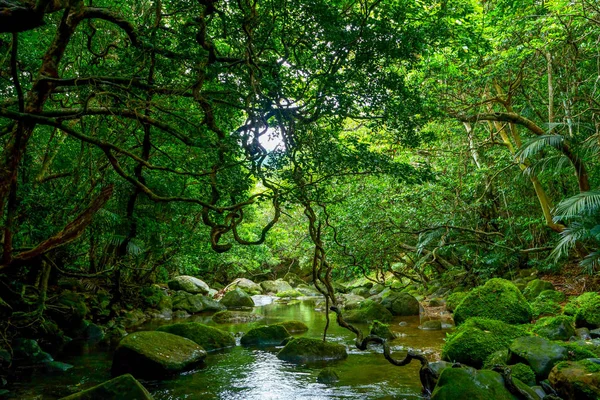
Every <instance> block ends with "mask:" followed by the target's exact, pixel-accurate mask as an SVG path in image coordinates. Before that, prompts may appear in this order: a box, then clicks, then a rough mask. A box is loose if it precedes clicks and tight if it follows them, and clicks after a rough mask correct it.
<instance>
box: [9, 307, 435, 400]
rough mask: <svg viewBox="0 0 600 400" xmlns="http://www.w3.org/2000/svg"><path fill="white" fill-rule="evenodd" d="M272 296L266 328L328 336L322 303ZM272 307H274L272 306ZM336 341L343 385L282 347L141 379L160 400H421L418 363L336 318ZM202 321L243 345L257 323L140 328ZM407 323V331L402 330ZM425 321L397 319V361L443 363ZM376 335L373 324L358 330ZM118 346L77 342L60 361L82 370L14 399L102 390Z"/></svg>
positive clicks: (33, 380)
mask: <svg viewBox="0 0 600 400" xmlns="http://www.w3.org/2000/svg"><path fill="white" fill-rule="evenodd" d="M270 301H271V299H270V298H267V296H259V298H256V303H257V304H263V305H262V306H259V307H255V308H254V310H253V312H254V313H257V314H261V315H263V316H264V317H265V319H263V320H261V321H259V322H258V324H259V325H260V324H265V323H267V324H269V323H276V322H282V321H286V320H300V321H303V322H304V323H306V324H307V325H308V327H309V331H308V332H306V333H304V334H303V336H307V337H314V338H319V337H322V335H323V328H324V327H325V324H326V317H325V313H324V311H323V310H319V307H323V306H322V305H318V304H316V303H315V301H316V300H315V299H306V300H302V301H292V302H290V303H289V304H286V303H270ZM268 303H270V304H268ZM330 316H331V324H330V326H329V331H328V340H330V341H332V342H337V343H342V344H344V345H346V346H347V347H348V358H347V359H346V360H343V361H337V362H329V363H327V366H330V367H332V368H333V369H334V370H335V371H336V372H337V373H338V375H339V376H340V381H339V382H338V383H337V384H335V385H325V384H321V383H318V382H317V375H318V373H319V371H320V369H321V368H322V367H324V365H297V364H292V363H289V362H285V361H281V360H279V359H278V358H277V357H276V354H277V351H278V350H279V348H277V347H273V348H261V349H256V348H244V347H241V346H239V345H238V346H236V347H234V348H231V349H227V350H222V351H218V352H213V353H209V355H208V357H207V358H206V360H205V366H204V367H203V368H201V369H198V370H194V371H190V372H187V373H184V374H182V375H178V376H176V377H174V378H172V379H169V380H164V381H143V380H142V381H141V382H142V384H143V385H144V386H145V387H146V388H147V389H148V391H149V392H150V393H151V394H152V396H154V398H155V399H156V400H167V399H169V400H171V399H173V400H175V399H240V400H241V399H244V400H245V399H257V400H258V399H420V398H421V384H420V381H419V367H420V364H419V363H418V362H413V363H411V364H410V365H408V366H405V367H395V366H393V365H391V364H389V363H388V362H387V361H386V360H385V359H384V358H383V355H382V354H381V348H380V347H377V346H373V347H370V348H369V349H368V350H367V351H359V350H358V349H356V348H355V347H354V345H353V342H354V336H353V335H352V333H351V332H349V331H347V330H345V329H343V328H340V327H339V326H337V324H336V323H335V314H333V313H331V314H330ZM185 321H197V322H201V323H204V324H207V325H215V326H218V327H219V328H221V329H224V330H227V331H230V332H232V333H234V334H236V338H237V341H238V344H239V337H240V336H241V334H240V332H247V331H248V330H250V329H251V328H252V327H254V326H256V325H257V323H256V322H252V323H243V324H214V323H213V322H212V320H211V316H210V315H202V314H198V315H194V316H192V317H190V318H186V319H184V320H179V321H178V320H173V321H164V320H152V321H151V322H149V323H146V324H144V325H141V326H138V327H136V328H135V329H136V330H152V329H156V328H157V327H158V326H160V325H165V324H170V323H173V322H185ZM400 323H402V326H401V325H400ZM419 323H420V319H419V317H395V318H394V321H393V322H392V323H391V324H390V325H391V329H392V331H393V332H395V333H396V334H398V335H399V337H398V338H397V339H395V340H394V341H392V342H391V343H390V344H391V347H392V350H393V352H394V355H395V357H396V358H402V357H404V354H405V350H406V349H409V348H410V349H415V350H418V351H420V352H422V353H424V354H425V355H427V356H428V358H429V359H430V360H434V359H437V358H438V354H439V352H440V351H441V347H442V344H443V339H444V337H445V335H446V331H447V330H445V329H444V330H441V331H424V330H420V329H419V328H418V327H419ZM356 326H357V327H360V328H361V329H362V330H363V332H365V333H368V332H367V330H368V326H367V325H365V324H356ZM113 351H114V344H113V345H110V344H107V343H99V344H95V345H94V344H90V343H81V342H79V343H75V342H74V343H70V344H69V345H68V346H67V347H65V349H63V350H62V351H61V352H60V353H59V354H57V355H56V356H55V357H54V358H55V359H56V360H57V361H62V362H65V363H69V364H72V365H74V367H73V368H71V369H69V370H68V371H66V372H53V373H48V372H44V371H38V372H34V373H33V374H32V375H31V376H29V377H27V378H24V379H23V380H22V381H20V382H18V383H15V385H14V386H13V393H14V394H16V395H17V396H18V397H17V398H19V399H58V398H60V397H63V396H67V395H69V394H71V393H74V392H77V391H79V390H82V389H85V388H88V387H91V386H94V385H96V384H99V383H101V382H104V381H106V380H108V379H110V378H111V376H110V366H111V362H112V353H113Z"/></svg>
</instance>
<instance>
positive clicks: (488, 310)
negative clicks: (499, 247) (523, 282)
mask: <svg viewBox="0 0 600 400" xmlns="http://www.w3.org/2000/svg"><path fill="white" fill-rule="evenodd" d="M472 317H482V318H490V319H496V320H499V321H504V322H506V323H509V324H524V323H528V322H529V321H531V307H530V305H529V303H528V302H527V300H525V297H523V294H521V292H520V291H519V289H518V288H517V287H516V286H515V285H513V284H512V282H510V281H507V280H505V279H500V278H494V279H490V280H489V281H487V283H486V284H485V285H483V286H479V287H477V288H475V289H473V290H472V291H471V292H469V294H468V295H467V296H466V297H465V298H464V299H463V301H462V302H461V303H460V304H459V305H458V307H456V310H455V311H454V322H455V323H456V325H460V324H462V323H464V322H465V321H466V320H467V319H469V318H472Z"/></svg>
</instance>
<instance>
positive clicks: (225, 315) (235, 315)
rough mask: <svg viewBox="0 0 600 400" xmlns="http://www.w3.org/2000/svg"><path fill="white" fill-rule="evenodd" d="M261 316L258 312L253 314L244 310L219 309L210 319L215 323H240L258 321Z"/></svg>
mask: <svg viewBox="0 0 600 400" xmlns="http://www.w3.org/2000/svg"><path fill="white" fill-rule="evenodd" d="M263 318H264V317H263V316H262V315H260V314H253V313H251V312H246V311H219V312H218V313H216V314H215V315H213V316H212V320H213V321H214V322H216V323H217V324H241V323H245V322H252V321H258V320H261V319H263Z"/></svg>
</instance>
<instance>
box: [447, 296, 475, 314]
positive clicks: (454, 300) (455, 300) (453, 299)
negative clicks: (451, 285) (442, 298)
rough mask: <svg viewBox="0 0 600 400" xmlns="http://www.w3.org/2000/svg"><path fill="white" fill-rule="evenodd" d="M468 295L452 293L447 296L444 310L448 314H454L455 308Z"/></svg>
mask: <svg viewBox="0 0 600 400" xmlns="http://www.w3.org/2000/svg"><path fill="white" fill-rule="evenodd" d="M468 294H469V293H467V292H454V293H452V294H450V295H449V296H448V298H447V299H446V309H447V310H448V311H450V312H454V310H456V307H458V305H459V304H460V302H461V301H463V300H464V298H465V297H467V295H468Z"/></svg>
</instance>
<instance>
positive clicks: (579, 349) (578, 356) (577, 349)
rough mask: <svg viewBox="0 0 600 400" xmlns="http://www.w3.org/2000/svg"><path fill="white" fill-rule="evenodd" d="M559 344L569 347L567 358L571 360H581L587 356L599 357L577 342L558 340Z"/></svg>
mask: <svg viewBox="0 0 600 400" xmlns="http://www.w3.org/2000/svg"><path fill="white" fill-rule="evenodd" d="M557 344H559V345H560V346H562V347H564V348H565V349H567V358H568V360H569V361H579V360H584V359H586V358H596V357H598V355H597V354H595V353H594V352H592V351H590V350H589V349H586V348H585V347H584V346H582V345H580V344H579V343H576V342H575V343H574V342H567V343H564V342H557Z"/></svg>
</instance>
